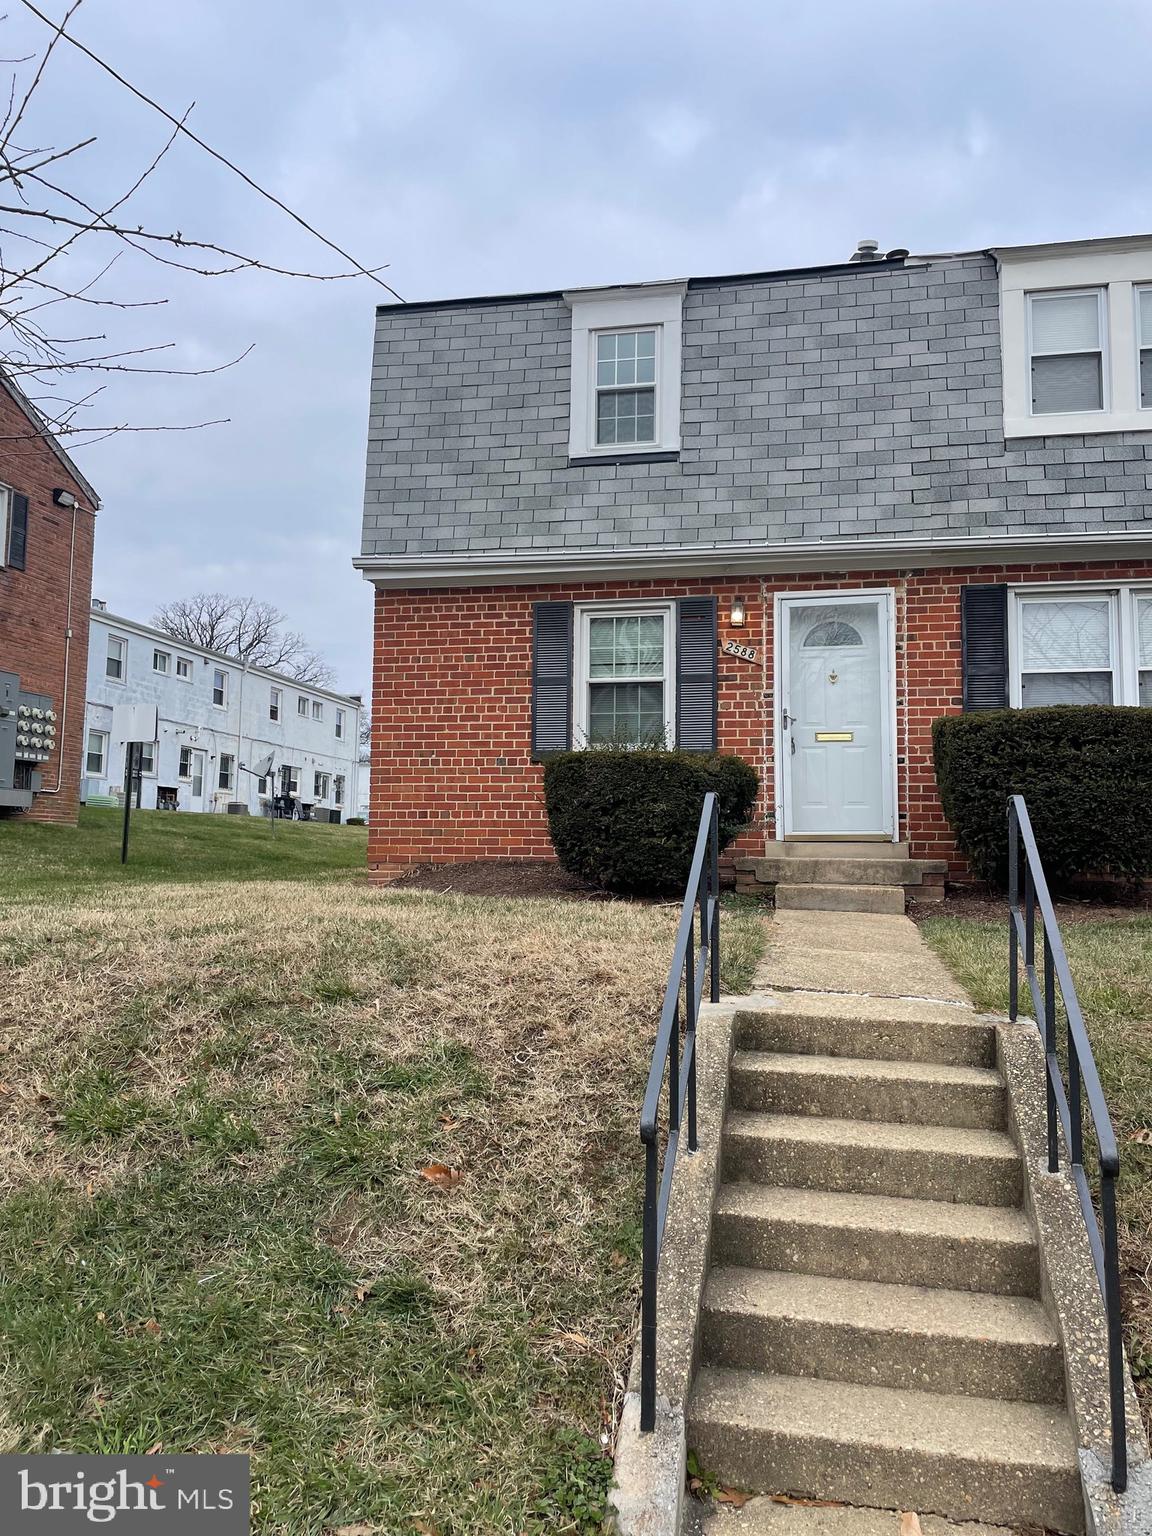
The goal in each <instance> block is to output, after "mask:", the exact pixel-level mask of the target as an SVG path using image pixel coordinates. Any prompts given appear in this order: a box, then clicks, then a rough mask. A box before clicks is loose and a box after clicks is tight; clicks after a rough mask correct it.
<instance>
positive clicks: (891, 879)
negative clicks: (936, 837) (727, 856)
mask: <svg viewBox="0 0 1152 1536" xmlns="http://www.w3.org/2000/svg"><path fill="white" fill-rule="evenodd" d="M946 870H947V865H945V864H936V863H928V862H926V861H924V860H919V859H892V858H879V859H873V858H847V857H845V856H843V855H841V854H835V855H833V854H831V853H825V854H822V855H818V856H816V857H809V858H803V859H802V858H798V857H797V856H796V855H795V854H793V855H791V857H788V858H778V859H757V860H756V878H757V880H759V881H760V882H761V883H762V884H765V885H772V884H775V883H776V882H777V881H789V882H795V883H797V884H804V885H919V884H920V883H921V881H922V880H923V877H924V875H925V874H941V875H942V874H944V873H945V872H946Z"/></svg>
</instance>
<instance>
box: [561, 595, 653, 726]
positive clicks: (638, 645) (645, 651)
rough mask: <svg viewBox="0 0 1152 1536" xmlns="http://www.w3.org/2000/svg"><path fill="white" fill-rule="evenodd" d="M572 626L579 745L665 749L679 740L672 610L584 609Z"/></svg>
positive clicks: (639, 606) (637, 606) (647, 606)
mask: <svg viewBox="0 0 1152 1536" xmlns="http://www.w3.org/2000/svg"><path fill="white" fill-rule="evenodd" d="M576 620H577V628H576V666H575V677H574V686H573V729H574V736H575V741H576V744H577V745H579V746H603V745H608V744H613V745H617V746H648V745H656V744H669V745H670V744H671V743H672V742H673V741H674V740H675V734H676V722H675V705H676V700H675V688H674V685H673V664H674V659H675V642H674V636H673V625H672V604H671V603H586V604H582V605H580V606H579V607H578V608H577V610H576Z"/></svg>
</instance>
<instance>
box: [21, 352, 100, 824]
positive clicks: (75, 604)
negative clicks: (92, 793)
mask: <svg viewBox="0 0 1152 1536" xmlns="http://www.w3.org/2000/svg"><path fill="white" fill-rule="evenodd" d="M99 505H100V502H99V498H98V497H97V495H96V492H95V491H94V490H93V489H92V487H91V486H90V485H89V484H88V481H87V480H86V479H85V478H84V476H83V475H82V474H81V473H80V471H79V470H78V469H77V468H76V466H75V464H73V462H72V460H71V459H70V458H69V457H68V455H67V454H66V453H65V452H64V450H63V449H62V448H61V447H60V445H59V443H58V442H57V441H56V440H55V438H54V437H53V436H52V434H51V433H50V432H49V431H48V429H47V427H46V426H45V425H44V422H43V420H42V419H41V417H40V415H39V414H38V413H37V411H36V409H35V407H34V406H33V405H32V404H31V403H30V402H29V401H28V400H27V398H26V397H25V396H24V394H23V393H22V392H21V390H20V389H19V388H18V387H17V386H16V385H15V384H14V383H13V382H12V380H10V379H8V378H6V377H5V376H4V375H3V374H2V373H0V817H5V816H12V815H26V816H28V817H29V818H31V819H33V820H36V821H55V822H64V823H68V824H72V823H75V821H76V816H77V812H78V808H79V803H80V778H81V755H82V747H83V735H84V684H85V674H86V672H87V665H88V611H89V608H90V606H91V602H92V540H93V532H94V528H95V522H96V516H95V514H96V510H97V508H98V507H99ZM37 712H38V715H37V717H36V718H35V719H34V718H33V716H34V714H36V713H37Z"/></svg>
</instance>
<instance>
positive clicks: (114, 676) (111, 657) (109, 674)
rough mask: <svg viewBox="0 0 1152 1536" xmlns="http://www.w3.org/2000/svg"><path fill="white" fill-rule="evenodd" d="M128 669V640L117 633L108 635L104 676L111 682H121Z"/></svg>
mask: <svg viewBox="0 0 1152 1536" xmlns="http://www.w3.org/2000/svg"><path fill="white" fill-rule="evenodd" d="M127 669H128V642H127V640H122V639H121V638H120V636H119V635H109V636H108V654H107V657H106V658H105V661H104V676H105V677H106V678H107V679H108V680H109V682H113V683H122V682H123V681H124V674H125V672H126V671H127Z"/></svg>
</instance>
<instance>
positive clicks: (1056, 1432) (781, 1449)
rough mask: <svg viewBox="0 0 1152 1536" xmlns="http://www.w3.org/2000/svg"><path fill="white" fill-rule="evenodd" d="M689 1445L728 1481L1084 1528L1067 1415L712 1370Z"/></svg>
mask: <svg viewBox="0 0 1152 1536" xmlns="http://www.w3.org/2000/svg"><path fill="white" fill-rule="evenodd" d="M687 1427H688V1444H689V1445H690V1446H691V1447H692V1448H693V1450H694V1451H695V1452H696V1456H697V1458H698V1460H699V1463H700V1465H701V1467H703V1468H704V1469H705V1470H706V1471H707V1472H708V1473H709V1474H711V1475H713V1476H715V1477H716V1478H718V1479H719V1481H720V1482H721V1483H724V1484H727V1485H729V1486H733V1487H739V1488H753V1489H765V1490H768V1489H770V1490H773V1491H776V1492H785V1493H792V1494H798V1495H805V1496H810V1497H814V1498H821V1499H836V1500H844V1501H851V1502H853V1503H856V1504H867V1505H888V1506H889V1507H891V1508H893V1509H903V1510H917V1511H925V1512H930V1513H934V1514H939V1515H944V1516H946V1517H947V1518H949V1519H952V1520H985V1521H991V1522H995V1523H997V1524H1010V1525H1013V1526H1016V1527H1019V1526H1042V1527H1047V1528H1049V1529H1052V1530H1056V1531H1061V1532H1069V1533H1074V1536H1079V1533H1080V1532H1082V1531H1083V1528H1084V1525H1083V1522H1084V1514H1083V1505H1082V1499H1081V1492H1080V1473H1079V1466H1078V1463H1077V1459H1076V1446H1075V1443H1074V1440H1073V1436H1072V1431H1071V1427H1070V1425H1069V1422H1068V1419H1067V1417H1066V1415H1065V1414H1064V1413H1063V1411H1062V1410H1061V1409H1059V1408H1057V1407H1055V1406H1048V1405H1041V1404H1037V1403H1005V1402H997V1401H995V1400H993V1399H990V1398H978V1397H958V1396H951V1395H944V1394H937V1393H932V1392H908V1391H898V1390H895V1389H893V1388H890V1387H865V1386H857V1385H853V1384H850V1383H845V1382H828V1381H816V1380H811V1379H805V1378H803V1377H798V1376H772V1375H767V1374H764V1373H761V1372H756V1371H734V1370H726V1369H720V1368H715V1367H708V1368H706V1369H704V1370H702V1371H700V1373H699V1374H698V1376H697V1379H696V1384H695V1388H694V1390H693V1393H692V1396H691V1399H690V1402H689V1412H688V1426H687Z"/></svg>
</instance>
